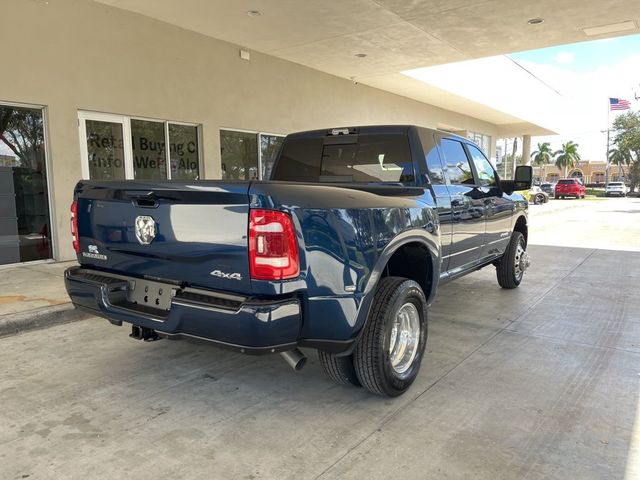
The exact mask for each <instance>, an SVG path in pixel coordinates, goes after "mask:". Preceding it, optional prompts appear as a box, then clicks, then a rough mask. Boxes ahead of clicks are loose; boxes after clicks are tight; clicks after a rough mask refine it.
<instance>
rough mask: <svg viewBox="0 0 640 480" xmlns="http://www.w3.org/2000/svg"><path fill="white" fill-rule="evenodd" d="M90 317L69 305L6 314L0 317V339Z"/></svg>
mask: <svg viewBox="0 0 640 480" xmlns="http://www.w3.org/2000/svg"><path fill="white" fill-rule="evenodd" d="M91 316H92V315H91V314H90V313H87V312H83V311H81V310H78V309H76V308H75V307H74V306H73V305H72V304H71V303H66V304H63V305H56V306H54V307H43V308H37V309H35V310H29V311H27V312H20V313H8V314H6V315H2V316H0V338H1V337H6V336H9V335H15V334H17V333H22V332H27V331H30V330H38V329H42V328H47V327H51V326H54V325H62V324H63V323H70V322H77V321H79V320H85V319H87V318H90V317H91Z"/></svg>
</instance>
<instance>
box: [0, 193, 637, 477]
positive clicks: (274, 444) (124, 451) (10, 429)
mask: <svg viewBox="0 0 640 480" xmlns="http://www.w3.org/2000/svg"><path fill="white" fill-rule="evenodd" d="M554 202H555V201H554V200H552V202H551V203H552V204H553V203H554ZM560 202H561V201H560ZM564 205H566V207H562V208H560V209H556V210H552V209H550V208H549V207H546V206H532V207H531V210H532V215H531V219H530V228H531V234H530V243H531V246H530V252H531V254H532V257H533V265H532V268H531V270H530V271H528V272H527V274H526V277H525V279H524V281H523V284H522V286H521V287H520V288H519V289H517V290H514V291H505V290H501V289H500V288H499V287H498V285H497V283H496V280H495V272H494V270H493V269H492V268H487V269H485V270H483V271H480V272H477V273H475V274H473V275H470V276H468V277H465V278H463V279H461V280H459V281H456V282H453V283H451V284H449V285H446V286H445V287H443V288H442V289H441V290H440V291H439V292H438V295H437V300H436V302H435V304H434V305H433V307H432V308H431V310H430V331H429V341H428V345H427V350H428V353H427V355H426V358H425V361H424V363H423V366H422V371H421V373H420V376H419V378H418V380H417V382H416V383H415V384H414V385H413V387H412V389H411V390H410V391H409V392H408V393H407V394H406V395H404V396H402V397H400V398H397V399H392V400H390V399H383V398H378V397H374V396H371V395H369V394H367V393H366V392H365V391H364V390H362V389H356V388H347V387H340V386H336V385H334V384H333V383H331V382H330V381H329V380H328V379H326V378H324V377H323V375H322V372H321V371H320V367H319V365H318V362H317V358H316V357H315V355H314V354H313V352H311V351H309V352H307V353H308V354H309V355H310V360H309V363H308V365H307V367H305V369H304V370H303V371H302V372H300V373H294V372H293V371H292V370H291V369H290V368H289V367H288V366H287V365H286V364H285V362H284V361H283V360H282V359H281V358H280V357H278V356H271V357H251V356H243V355H240V354H236V353H231V352H227V351H224V350H219V349H216V348H214V347H211V346H208V345H202V344H199V345H194V344H191V343H187V342H177V341H167V340H163V341H160V342H152V343H143V342H137V341H134V340H132V339H130V338H128V337H127V334H128V333H129V331H128V330H127V329H126V327H123V328H118V327H113V326H111V325H109V324H108V323H107V321H106V320H101V319H90V320H83V321H79V322H76V323H70V324H66V325H60V326H56V327H51V328H49V329H46V330H38V331H33V332H28V333H24V334H20V335H16V336H11V337H6V338H2V339H0V402H1V405H2V408H1V409H0V478H2V479H14V478H15V479H21V478H30V479H34V478H38V479H39V478H56V479H60V478H83V479H87V478H91V479H94V478H110V479H119V478H136V479H141V478H153V479H165V478H167V479H176V478H207V479H211V478H215V479H217V478H221V479H228V478H238V479H267V478H277V479H287V478H292V479H293V478H295V479H317V478H323V479H325V478H326V479H330V478H353V479H362V478H391V477H393V478H411V479H413V478H416V479H417V478H420V479H422V478H448V479H463V478H477V479H515V478H527V479H542V478H567V479H576V478H580V479H605V478H606V479H614V478H625V476H626V478H638V477H637V476H638V475H640V419H636V414H637V410H638V408H639V407H638V405H639V402H640V397H639V393H640V389H639V386H640V385H639V381H640V295H639V290H640V289H639V288H638V285H639V284H640V199H605V200H591V201H589V200H576V201H565V202H564ZM545 207H546V208H545ZM556 208H557V207H556Z"/></svg>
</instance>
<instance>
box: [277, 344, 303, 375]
mask: <svg viewBox="0 0 640 480" xmlns="http://www.w3.org/2000/svg"><path fill="white" fill-rule="evenodd" d="M280 355H282V358H284V361H285V362H287V363H288V364H289V366H290V367H291V368H293V369H294V370H295V371H296V372H298V371H300V370H302V367H304V366H305V364H306V363H307V357H306V356H305V354H304V353H302V352H301V351H300V350H298V349H297V348H294V349H293V350H287V351H286V352H280Z"/></svg>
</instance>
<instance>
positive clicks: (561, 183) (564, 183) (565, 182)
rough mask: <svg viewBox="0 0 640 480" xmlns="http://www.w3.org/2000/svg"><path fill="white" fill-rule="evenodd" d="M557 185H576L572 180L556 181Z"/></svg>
mask: <svg viewBox="0 0 640 480" xmlns="http://www.w3.org/2000/svg"><path fill="white" fill-rule="evenodd" d="M558 183H559V184H560V185H567V184H571V183H576V181H575V180H573V179H569V180H558Z"/></svg>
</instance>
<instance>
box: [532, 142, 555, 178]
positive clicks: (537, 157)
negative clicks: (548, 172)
mask: <svg viewBox="0 0 640 480" xmlns="http://www.w3.org/2000/svg"><path fill="white" fill-rule="evenodd" d="M531 158H532V159H533V164H534V165H537V166H538V167H540V179H541V180H544V178H542V177H543V176H544V175H543V167H544V166H545V165H548V164H549V163H551V160H553V150H551V144H550V143H549V142H544V143H538V149H537V150H536V151H535V152H533V153H532V154H531Z"/></svg>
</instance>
